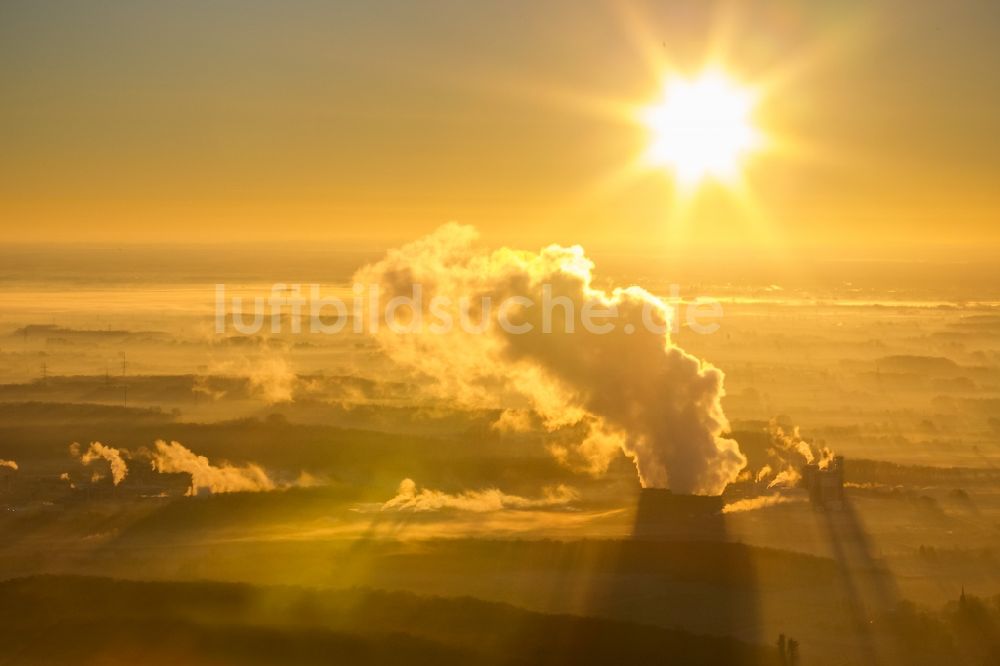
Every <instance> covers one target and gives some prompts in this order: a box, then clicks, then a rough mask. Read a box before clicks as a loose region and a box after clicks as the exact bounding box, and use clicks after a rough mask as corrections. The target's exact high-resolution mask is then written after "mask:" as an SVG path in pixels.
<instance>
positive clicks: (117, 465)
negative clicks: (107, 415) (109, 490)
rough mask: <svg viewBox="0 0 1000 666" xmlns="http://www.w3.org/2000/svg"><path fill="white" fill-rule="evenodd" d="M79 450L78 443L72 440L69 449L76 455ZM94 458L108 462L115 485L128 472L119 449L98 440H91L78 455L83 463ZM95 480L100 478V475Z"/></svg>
mask: <svg viewBox="0 0 1000 666" xmlns="http://www.w3.org/2000/svg"><path fill="white" fill-rule="evenodd" d="M79 450H80V445H79V444H77V443H76V442H73V444H72V445H71V446H70V451H71V452H73V454H74V455H76V454H77V453H78V452H79ZM95 460H107V461H108V464H109V465H110V466H111V480H112V481H113V482H114V484H115V485H116V486H117V485H118V484H119V483H121V482H122V481H124V480H125V476H126V475H127V474H128V466H127V465H126V464H125V459H124V458H122V454H121V451H119V450H118V449H116V448H114V447H112V446H105V445H104V444H101V443H100V442H91V443H90V447H89V448H88V449H87V451H86V452H85V453H84V454H83V455H82V456H80V462H82V463H83V464H84V465H89V464H90V463H92V462H94V461H95ZM95 474H96V473H95ZM97 480H100V477H98V479H97Z"/></svg>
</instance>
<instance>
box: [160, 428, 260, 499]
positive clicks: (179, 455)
mask: <svg viewBox="0 0 1000 666" xmlns="http://www.w3.org/2000/svg"><path fill="white" fill-rule="evenodd" d="M155 447H156V450H155V451H154V452H153V454H152V456H153V469H154V470H156V471H157V472H161V473H163V472H165V473H186V474H189V475H190V476H191V488H190V490H189V491H188V492H189V494H191V495H196V494H198V492H199V491H200V490H201V489H203V488H204V489H207V490H208V491H209V492H211V493H236V492H261V491H265V490H274V489H275V487H276V485H275V483H274V481H272V480H271V477H269V476H268V475H267V473H266V472H265V471H264V470H263V469H262V468H261V467H260V466H259V465H255V464H253V463H250V464H247V465H244V466H242V467H237V466H235V465H229V464H222V465H219V466H216V465H213V464H211V463H210V462H209V461H208V458H206V457H205V456H199V455H197V454H196V453H194V452H193V451H191V450H190V449H188V448H186V447H185V446H184V445H183V444H181V443H180V442H170V443H169V444H168V443H167V442H165V441H163V440H162V439H161V440H157V441H156V444H155Z"/></svg>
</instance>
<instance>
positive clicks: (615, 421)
mask: <svg viewBox="0 0 1000 666" xmlns="http://www.w3.org/2000/svg"><path fill="white" fill-rule="evenodd" d="M475 239H476V232H475V231H474V230H473V229H472V228H471V227H466V226H459V225H455V224H449V225H446V226H444V227H441V228H440V229H438V230H437V231H436V232H434V233H433V234H431V235H430V236H428V237H426V238H423V239H421V240H418V241H416V242H413V243H411V244H408V245H405V246H403V247H401V248H399V249H396V250H392V251H390V252H389V253H388V255H387V256H386V257H385V258H384V259H383V260H381V261H380V262H378V263H376V264H374V265H371V266H367V267H365V268H363V269H361V270H360V271H359V272H358V274H357V275H356V276H355V281H356V282H358V283H362V284H366V285H377V287H378V288H379V291H380V296H381V297H382V298H384V299H391V298H395V297H403V298H406V297H412V296H413V287H414V285H419V286H420V290H421V296H422V298H421V304H420V307H419V308H416V307H414V308H413V309H412V311H411V314H413V315H414V316H412V317H410V319H409V321H408V322H406V325H407V327H408V328H409V332H407V333H400V332H397V331H393V330H390V329H389V327H387V326H382V327H380V328H379V329H378V330H377V331H375V332H374V334H375V336H376V337H377V339H378V341H379V343H380V344H381V346H382V348H383V349H384V350H385V352H386V353H387V354H388V356H389V357H390V358H392V359H393V360H394V361H396V362H397V363H399V364H400V365H402V366H404V367H407V368H409V369H411V370H413V371H414V372H415V373H416V374H417V375H418V376H420V377H422V378H423V379H424V380H425V384H426V385H427V386H428V387H429V390H431V391H433V392H435V393H437V394H438V395H439V396H441V397H446V398H448V399H449V400H451V401H455V402H458V403H460V404H463V405H465V406H468V407H472V408H493V409H507V408H509V407H511V406H517V405H522V406H527V407H528V408H530V409H532V410H534V411H535V412H536V413H537V414H538V415H539V416H540V418H541V420H542V425H543V426H544V427H545V428H546V429H548V430H550V431H554V430H557V429H560V428H566V427H568V426H576V427H577V428H579V429H580V431H581V432H583V433H585V434H584V435H583V436H582V437H580V438H579V441H578V442H576V443H575V444H574V445H573V446H571V447H563V448H561V449H559V450H557V453H558V454H559V456H560V457H561V458H562V459H563V460H564V461H566V462H569V461H571V460H572V459H573V458H578V459H580V460H582V461H583V466H584V467H585V468H587V469H589V470H590V471H592V472H595V473H599V472H602V471H604V470H605V469H606V468H607V465H608V464H609V462H610V461H611V460H612V459H613V457H614V456H615V455H617V451H619V450H621V451H624V452H625V454H626V455H627V456H629V457H630V458H631V459H632V460H633V461H634V462H635V465H636V469H637V470H638V474H639V480H640V482H641V483H642V485H643V486H644V487H657V488H664V487H669V488H671V489H672V490H673V491H675V492H679V493H704V494H718V493H720V492H721V491H722V490H723V488H725V486H726V484H728V483H729V482H731V481H733V480H734V479H735V478H736V477H737V475H738V474H739V471H740V469H741V468H742V467H743V465H744V464H745V462H746V459H745V458H744V456H743V454H742V453H741V452H740V450H739V446H738V445H737V443H736V442H735V441H733V440H731V439H727V438H725V437H723V436H722V433H723V432H725V431H726V430H727V429H728V422H727V421H726V417H725V415H724V414H723V411H722V405H721V402H720V400H721V398H722V396H723V394H724V392H723V374H722V372H721V371H720V370H718V369H716V368H714V367H712V366H711V365H709V364H707V363H705V362H703V361H701V360H699V359H698V358H696V357H694V356H692V355H690V354H688V353H686V352H684V351H683V350H682V349H680V348H679V347H677V346H676V345H674V344H673V343H672V342H671V341H670V338H669V334H668V333H667V332H666V331H668V330H669V326H668V324H669V322H670V319H671V310H670V308H669V307H668V305H667V304H666V303H664V302H663V301H661V300H660V299H659V298H657V297H656V296H654V295H653V294H651V293H649V292H647V291H646V290H644V289H641V288H639V287H635V286H633V287H627V288H621V289H614V290H612V291H610V292H609V291H604V290H601V289H595V288H594V287H593V286H592V276H591V271H592V269H593V264H592V262H591V261H590V260H589V259H587V257H586V256H585V255H584V253H583V249H582V248H581V247H579V246H574V247H560V246H557V245H552V246H549V247H547V248H545V249H543V250H541V251H540V252H537V253H535V252H525V251H517V250H513V249H510V248H501V249H499V250H496V251H493V252H490V251H486V250H483V249H480V248H478V247H476V246H475ZM546 294H548V299H549V300H550V301H551V302H552V303H557V304H558V306H556V307H554V308H552V310H553V311H554V312H555V315H556V318H557V322H556V325H555V326H554V327H551V332H544V328H545V327H544V326H543V324H544V323H545V322H544V321H543V319H544V316H545V314H544V312H543V310H544V308H543V307H542V306H541V304H542V303H543V302H544V301H545V300H546ZM512 297H523V298H527V299H530V300H531V302H532V303H533V304H534V305H533V306H522V307H519V308H512V309H510V311H508V312H506V313H505V314H506V317H507V319H508V320H512V321H514V322H517V323H518V324H525V323H527V324H531V325H532V326H533V328H532V330H531V331H530V332H524V333H520V334H517V333H512V332H510V331H505V330H503V328H504V327H502V326H499V325H498V323H500V322H499V320H498V317H499V316H500V313H499V312H498V311H497V308H496V307H494V308H489V307H488V306H486V305H485V302H484V300H483V299H484V298H489V299H490V302H491V303H493V304H494V305H498V304H500V303H501V302H503V301H505V299H510V298H512ZM382 302H383V303H385V302H386V301H385V300H383V301H382ZM521 302H522V303H523V302H524V301H521ZM470 303H471V308H470V307H468V306H469V304H470ZM463 306H464V307H463ZM481 306H482V307H481ZM559 306H562V307H559ZM566 306H572V307H573V309H574V311H575V312H576V313H580V312H582V311H584V309H587V308H589V309H607V308H611V307H614V308H615V309H616V310H617V316H616V318H615V320H614V330H612V331H610V332H605V333H597V332H588V331H585V330H582V329H581V328H580V327H579V326H578V327H577V328H576V330H575V331H573V332H569V331H567V330H566V328H565V327H564V326H562V325H561V322H560V321H558V318H559V317H561V316H562V315H560V313H561V312H563V311H564V308H565V307H566ZM413 311H415V313H414V312H413ZM442 314H444V315H447V316H448V317H449V318H450V320H451V321H452V322H459V321H462V319H463V318H464V319H465V320H466V321H468V320H469V319H471V320H472V321H474V322H479V323H482V324H483V329H484V330H483V332H482V333H476V332H470V331H469V330H468V327H463V326H458V325H453V326H451V327H450V328H448V329H447V330H442V329H441V328H440V327H437V328H436V327H435V323H436V322H438V321H440V319H441V318H442ZM508 328H509V327H508ZM651 329H652V330H651ZM427 380H429V381H427Z"/></svg>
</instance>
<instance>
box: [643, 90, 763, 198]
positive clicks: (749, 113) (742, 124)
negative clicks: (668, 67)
mask: <svg viewBox="0 0 1000 666" xmlns="http://www.w3.org/2000/svg"><path fill="white" fill-rule="evenodd" d="M756 104H757V95H756V94H755V93H754V91H753V90H752V89H750V88H748V87H746V86H743V85H741V84H739V83H737V82H735V81H733V80H732V79H730V78H729V77H727V76H726V75H725V74H724V73H722V72H721V71H715V70H709V71H706V72H703V73H701V74H700V75H698V76H697V77H695V78H682V77H679V76H675V77H671V78H668V79H667V81H666V83H665V85H664V89H663V96H662V97H661V98H660V99H659V100H658V101H657V102H655V103H654V104H652V105H650V106H647V107H645V108H643V109H642V110H641V111H640V118H639V120H640V122H641V123H642V124H643V125H644V126H645V127H646V128H647V129H648V130H649V132H650V143H649V146H648V148H647V150H646V154H645V159H646V162H647V163H648V164H650V165H653V166H657V167H666V168H668V169H670V170H671V171H672V172H673V174H674V177H675V178H676V179H677V181H678V182H679V183H681V184H683V185H686V186H693V185H698V184H700V183H702V182H703V181H705V180H708V179H712V180H716V181H722V182H732V181H734V180H737V179H738V178H739V176H740V171H741V167H742V165H743V163H744V161H745V159H746V157H747V156H748V155H749V154H750V153H751V152H753V151H754V150H755V149H756V148H758V147H759V146H760V144H761V135H760V132H759V131H758V130H757V129H756V128H755V127H754V124H753V118H752V117H753V112H754V109H755V107H756Z"/></svg>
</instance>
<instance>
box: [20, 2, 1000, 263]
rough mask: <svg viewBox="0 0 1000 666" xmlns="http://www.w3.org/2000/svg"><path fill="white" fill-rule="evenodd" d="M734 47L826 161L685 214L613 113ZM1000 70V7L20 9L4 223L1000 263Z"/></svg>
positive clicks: (809, 155) (741, 71)
mask: <svg viewBox="0 0 1000 666" xmlns="http://www.w3.org/2000/svg"><path fill="white" fill-rule="evenodd" d="M721 47H725V55H723V56H722V62H723V63H724V66H725V68H726V70H727V71H729V72H730V73H731V74H732V75H733V76H734V77H736V78H738V79H740V80H743V81H745V82H747V83H749V84H751V85H753V84H755V83H761V82H778V83H779V84H780V85H775V86H774V88H773V90H772V89H770V88H769V91H770V94H769V95H768V96H767V97H766V98H765V100H764V101H763V102H762V104H761V106H760V108H759V109H758V116H757V117H758V122H759V125H760V126H761V127H762V128H763V130H764V131H766V132H767V133H768V134H769V135H773V136H778V137H781V138H782V139H783V140H785V139H787V141H788V142H791V141H794V143H795V144H796V145H798V146H800V148H802V147H805V149H800V150H797V151H796V152H795V153H784V152H782V153H762V154H761V155H759V156H757V157H756V158H755V159H754V160H753V161H752V162H751V163H750V166H749V168H748V170H747V171H746V173H745V178H746V182H747V189H748V191H749V192H750V193H751V194H752V198H753V206H752V209H753V211H754V212H753V213H751V212H750V207H748V206H747V205H746V203H745V202H740V201H737V199H736V197H734V196H733V195H732V194H731V193H729V192H727V191H725V189H724V188H713V187H709V188H706V189H703V190H702V191H700V192H699V193H698V194H697V196H696V197H695V200H694V201H693V202H689V205H688V206H687V209H686V210H684V211H679V210H678V206H677V205H676V204H677V202H676V196H675V192H674V191H673V188H672V186H671V181H670V178H669V177H668V176H667V175H666V174H665V173H663V172H661V171H658V170H655V169H650V170H647V171H645V172H640V173H637V174H632V176H631V177H630V178H627V179H623V178H618V177H616V174H620V173H621V172H622V170H623V169H624V167H625V166H626V165H627V164H629V163H630V162H631V161H633V160H634V159H635V156H636V155H637V154H639V153H640V152H641V151H642V149H643V146H644V144H645V143H646V142H647V137H646V135H645V134H644V130H643V129H642V128H641V127H639V126H637V125H636V124H635V123H632V122H628V121H626V120H625V118H624V117H615V116H614V115H613V114H610V113H607V112H605V111H604V109H606V108H610V107H613V106H615V105H622V104H624V105H632V106H635V107H637V108H638V107H639V106H641V105H642V104H643V103H645V102H648V101H650V100H651V99H653V98H654V97H655V96H656V94H657V92H658V89H659V87H660V85H661V83H662V77H663V75H664V68H665V67H667V65H666V63H667V61H668V60H669V62H671V63H673V65H672V67H673V68H674V69H675V70H680V71H696V70H697V69H698V68H699V67H700V65H701V64H702V62H703V61H704V60H705V59H706V58H707V57H708V56H709V54H712V53H714V54H719V53H720V48H721ZM660 61H662V62H660ZM657 63H659V64H657ZM998 65H1000V4H998V3H996V2H995V1H990V0H981V1H973V0H955V1H951V2H941V1H940V0H915V1H914V0H910V1H906V2H904V1H902V0H880V1H878V2H853V1H850V0H837V1H829V2H814V3H804V2H791V1H778V0H774V1H772V2H758V3H751V2H738V3H732V5H731V6H728V7H726V6H723V5H721V4H713V3H709V2H703V1H700V0H698V1H696V0H691V1H690V2H659V3H650V4H642V3H624V2H620V1H617V0H608V1H607V2H595V3H584V2H579V1H577V0H573V1H569V0H566V1H562V0H553V1H548V2H538V1H536V0H532V1H523V2H522V1H519V0H497V1H495V2H494V1H477V2H468V1H467V0H432V1H429V2H412V1H411V2H402V1H390V0H365V1H363V2H318V1H317V2H311V1H306V0H293V1H289V2H280V3H279V2H270V3H264V2H248V1H245V0H244V1H240V2H202V1H197V2H194V1H187V0H177V1H172V2H136V1H134V0H128V1H125V0H122V1H92V2H73V3H67V2H50V1H48V0H30V1H25V2H15V1H8V2H4V3H3V4H2V5H0V90H2V94H3V97H2V99H3V103H2V105H0V138H2V141H3V152H2V158H0V220H2V228H3V231H4V239H5V240H16V241H21V240H27V241H51V240H70V241H73V240H101V241H107V240H123V241H150V240H155V241H160V240H167V241H179V242H185V241H217V240H233V239H236V240H270V239H284V240H299V239H322V240H332V241H345V242H346V241H348V240H350V241H358V240H364V241H374V242H379V243H381V242H390V241H391V242H394V241H396V240H399V239H403V238H409V237H413V236H417V235H419V234H422V233H424V232H426V231H428V230H430V229H432V228H434V227H436V226H438V225H439V224H441V223H443V222H445V221H448V220H457V221H461V222H467V223H471V224H474V225H476V226H477V227H479V228H480V229H481V230H482V231H483V232H484V233H485V235H486V236H487V237H488V238H492V239H497V240H501V241H503V242H510V243H529V244H530V243H535V242H550V241H558V242H563V243H569V242H581V243H584V244H593V245H596V246H600V245H604V246H614V247H622V248H628V249H631V248H642V249H646V250H650V249H652V250H656V249H658V248H661V247H668V246H670V245H673V246H674V247H681V246H684V245H686V244H702V245H704V244H706V243H722V244H723V245H726V246H728V247H756V246H764V245H769V244H777V245H782V246H789V247H798V246H817V245H820V244H825V245H826V246H827V247H829V248H840V247H844V248H849V249H850V251H853V252H858V251H861V252H864V250H865V248H868V249H871V251H872V252H875V251H878V252H883V251H885V252H893V251H896V250H894V249H893V248H897V249H898V248H909V247H911V246H915V247H916V248H917V249H921V248H922V250H921V251H924V250H927V249H928V248H932V247H934V246H936V245H939V244H948V245H971V246H980V247H988V248H991V247H997V246H998V245H1000V225H997V224H996V220H997V214H998V212H1000V188H998V187H996V183H997V182H998V180H1000V113H998V110H1000V76H997V73H996V70H997V67H998ZM748 243H749V244H750V245H747V244H748ZM829 251H834V250H829Z"/></svg>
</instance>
